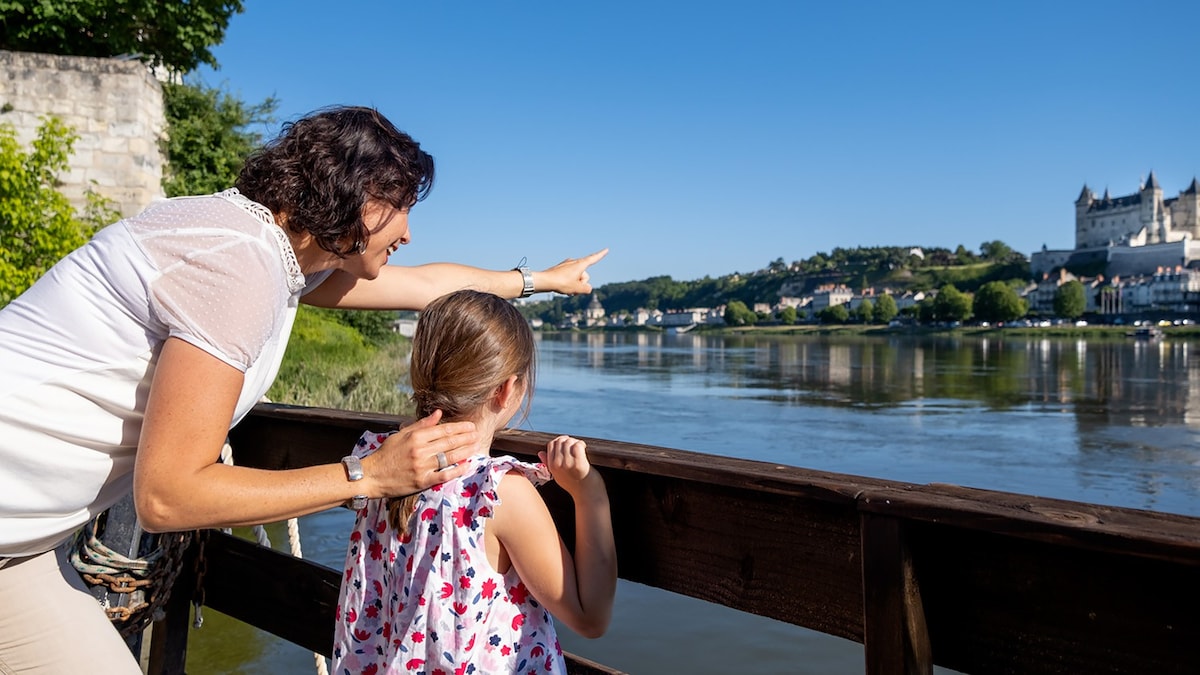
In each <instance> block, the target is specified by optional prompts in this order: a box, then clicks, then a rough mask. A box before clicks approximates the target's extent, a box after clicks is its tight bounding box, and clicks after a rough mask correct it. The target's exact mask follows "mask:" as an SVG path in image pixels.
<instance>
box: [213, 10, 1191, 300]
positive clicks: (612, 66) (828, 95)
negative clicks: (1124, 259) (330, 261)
mask: <svg viewBox="0 0 1200 675" xmlns="http://www.w3.org/2000/svg"><path fill="white" fill-rule="evenodd" d="M245 5H246V10H245V12H243V13H242V14H238V15H235V16H234V17H233V18H232V20H231V22H230V27H229V30H228V32H227V33H226V37H225V41H224V43H223V44H221V45H219V46H218V47H217V48H216V49H215V50H214V53H215V55H216V58H217V60H218V61H219V62H220V64H221V68H220V69H219V70H217V71H215V72H214V71H211V70H205V71H203V72H202V73H201V77H202V78H203V80H204V82H206V83H207V84H209V85H211V86H218V87H222V88H224V89H226V90H227V91H229V92H230V93H233V94H234V95H236V96H238V97H240V98H242V99H243V100H245V101H247V102H251V103H254V102H258V101H261V100H263V99H264V98H266V97H268V96H274V97H276V98H277V99H279V102H280V107H279V110H278V113H277V116H278V118H279V120H280V121H282V120H287V119H294V118H296V117H299V116H300V115H302V114H304V113H306V112H309V111H311V110H314V109H316V108H320V107H322V106H326V105H330V104H358V105H369V106H374V107H376V108H378V109H379V110H381V111H382V112H383V113H385V114H386V115H387V116H388V117H390V118H391V119H392V120H393V121H394V122H395V123H396V124H397V126H399V127H400V128H401V129H403V130H405V131H407V132H409V133H410V134H412V135H413V137H415V138H416V139H417V140H418V141H419V142H420V143H421V144H422V147H424V148H426V149H427V150H429V151H430V153H431V154H433V155H434V157H435V158H436V160H437V163H438V177H437V183H436V185H435V187H434V190H433V192H432V194H431V196H430V197H429V199H428V200H426V201H425V202H423V203H421V204H420V205H418V206H417V207H416V208H415V209H414V210H413V213H412V217H411V224H412V228H413V243H412V244H410V245H409V246H408V247H406V248H403V249H401V250H400V251H399V252H398V253H397V254H396V255H395V256H393V258H392V262H393V263H396V264H418V263H423V262H430V261H437V260H449V261H455V262H463V263H468V264H472V265H479V266H483V267H490V268H500V269H502V268H507V267H511V266H513V265H515V264H516V263H517V262H518V261H519V260H520V259H521V258H522V257H527V258H528V260H529V263H530V265H531V266H533V267H535V268H542V267H546V266H549V265H551V264H553V263H555V262H558V261H559V260H561V259H563V258H565V257H568V256H578V255H582V254H584V253H588V252H591V251H593V250H597V249H600V248H603V247H606V246H607V247H610V248H611V253H610V254H609V256H608V257H607V258H606V259H605V260H603V261H601V262H600V263H599V264H598V265H597V266H596V267H595V268H594V269H593V275H592V276H593V282H594V283H596V284H604V283H610V282H619V281H629V280H635V279H644V278H647V277H651V276H657V275H663V274H666V275H670V276H672V277H674V278H675V279H678V280H690V279H698V278H701V277H704V276H706V275H708V276H714V277H716V276H720V275H724V274H729V273H731V272H735V271H739V272H748V271H752V270H755V269H759V268H762V267H765V266H766V265H767V264H768V263H769V262H770V261H772V260H775V259H776V258H783V259H784V260H785V261H787V262H790V261H793V260H802V259H805V258H808V257H809V256H811V255H813V254H815V253H818V252H828V251H830V250H831V249H833V248H834V247H847V248H852V247H857V246H893V245H894V246H909V245H917V246H944V247H948V248H954V247H956V246H958V245H959V244H962V245H964V246H966V247H967V248H969V249H971V250H974V251H977V250H978V248H979V245H980V244H981V243H983V242H985V241H992V240H995V239H999V240H1001V241H1004V242H1006V243H1007V244H1009V245H1010V246H1012V247H1013V248H1015V249H1017V250H1019V251H1022V252H1024V253H1025V254H1026V255H1028V254H1029V253H1032V252H1033V251H1034V250H1036V249H1040V248H1041V247H1042V245H1043V244H1045V245H1047V246H1049V247H1050V248H1070V247H1072V246H1073V245H1074V231H1073V228H1074V206H1073V202H1074V200H1075V198H1076V197H1077V196H1078V194H1079V191H1080V189H1081V187H1082V186H1083V184H1084V183H1085V182H1086V183H1087V184H1088V185H1089V186H1090V187H1092V188H1093V189H1094V190H1096V191H1097V192H1103V190H1104V189H1105V188H1106V187H1107V188H1108V189H1109V190H1110V191H1111V192H1112V194H1113V195H1114V196H1116V195H1124V194H1130V193H1132V192H1134V191H1135V190H1137V188H1138V186H1139V181H1140V180H1142V179H1143V178H1144V177H1145V176H1147V174H1148V173H1149V172H1150V171H1151V170H1153V171H1154V172H1155V175H1156V177H1157V178H1158V180H1159V182H1160V184H1161V185H1162V187H1163V190H1164V193H1165V195H1166V196H1167V197H1173V196H1175V195H1177V194H1178V193H1179V191H1181V190H1183V189H1185V188H1186V187H1187V185H1188V184H1189V183H1190V182H1191V180H1192V177H1193V176H1196V175H1198V174H1200V135H1198V134H1197V133H1196V131H1197V117H1198V115H1200V88H1198V87H1197V84H1196V62H1197V52H1198V47H1197V40H1196V33H1195V29H1196V26H1197V25H1200V3H1196V2H1167V1H1155V0H1138V1H1129V2H1112V1H1104V0H1097V1H1091V2H1076V1H1058V2H1046V1H1041V2H1026V1H1023V0H1008V1H1006V2H982V1H980V2H974V1H962V0H959V1H956V2H920V1H912V2H859V1H847V2H805V1H801V0H795V1H792V2H767V1H756V0H747V1H745V2H738V3H734V2H708V1H705V0H692V1H687V2H685V1H682V0H679V1H676V2H663V1H659V0H642V1H640V2H628V1H626V0H610V1H606V2H564V1H561V0H560V1H558V2H549V1H541V0H539V1H526V2H521V1H516V0H512V1H509V2H484V1H474V2H468V1H463V0H460V1H458V2H453V1H450V0H444V1H437V0H426V1H425V2H420V3H416V2H405V1H402V0H390V1H362V2H342V3H340V4H337V3H329V2H319V3H318V2H312V1H310V0H293V1H291V2H279V1H274V2H272V1H269V0H246V1H245ZM276 130H277V126H275V127H271V128H269V129H266V130H265V133H266V134H267V135H273V134H274V132H275V131H276Z"/></svg>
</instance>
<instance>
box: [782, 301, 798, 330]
mask: <svg viewBox="0 0 1200 675" xmlns="http://www.w3.org/2000/svg"><path fill="white" fill-rule="evenodd" d="M779 323H782V324H783V325H785V326H790V325H792V324H794V323H796V308H795V307H792V306H790V305H789V306H787V307H784V308H783V309H781V310H779Z"/></svg>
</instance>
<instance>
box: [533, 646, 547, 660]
mask: <svg viewBox="0 0 1200 675" xmlns="http://www.w3.org/2000/svg"><path fill="white" fill-rule="evenodd" d="M545 653H546V650H544V649H542V646H541V645H534V646H533V649H530V650H529V655H530V656H532V657H533V658H535V659H536V658H539V657H541V655H542V654H545Z"/></svg>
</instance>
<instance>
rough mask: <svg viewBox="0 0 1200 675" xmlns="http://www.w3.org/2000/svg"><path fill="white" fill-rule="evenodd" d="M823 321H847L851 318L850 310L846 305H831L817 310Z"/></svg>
mask: <svg viewBox="0 0 1200 675" xmlns="http://www.w3.org/2000/svg"><path fill="white" fill-rule="evenodd" d="M817 318H818V319H820V321H821V323H839V324H840V323H846V322H847V321H849V320H850V310H848V309H846V306H845V305H830V306H828V307H826V308H825V309H822V310H821V311H819V312H817Z"/></svg>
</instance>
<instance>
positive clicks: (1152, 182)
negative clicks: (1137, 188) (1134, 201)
mask: <svg viewBox="0 0 1200 675" xmlns="http://www.w3.org/2000/svg"><path fill="white" fill-rule="evenodd" d="M1143 189H1144V190H1161V189H1162V188H1161V187H1159V185H1158V179H1157V178H1155V177H1154V170H1153V169H1151V170H1150V178H1149V179H1147V180H1146V187H1145V188H1143Z"/></svg>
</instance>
